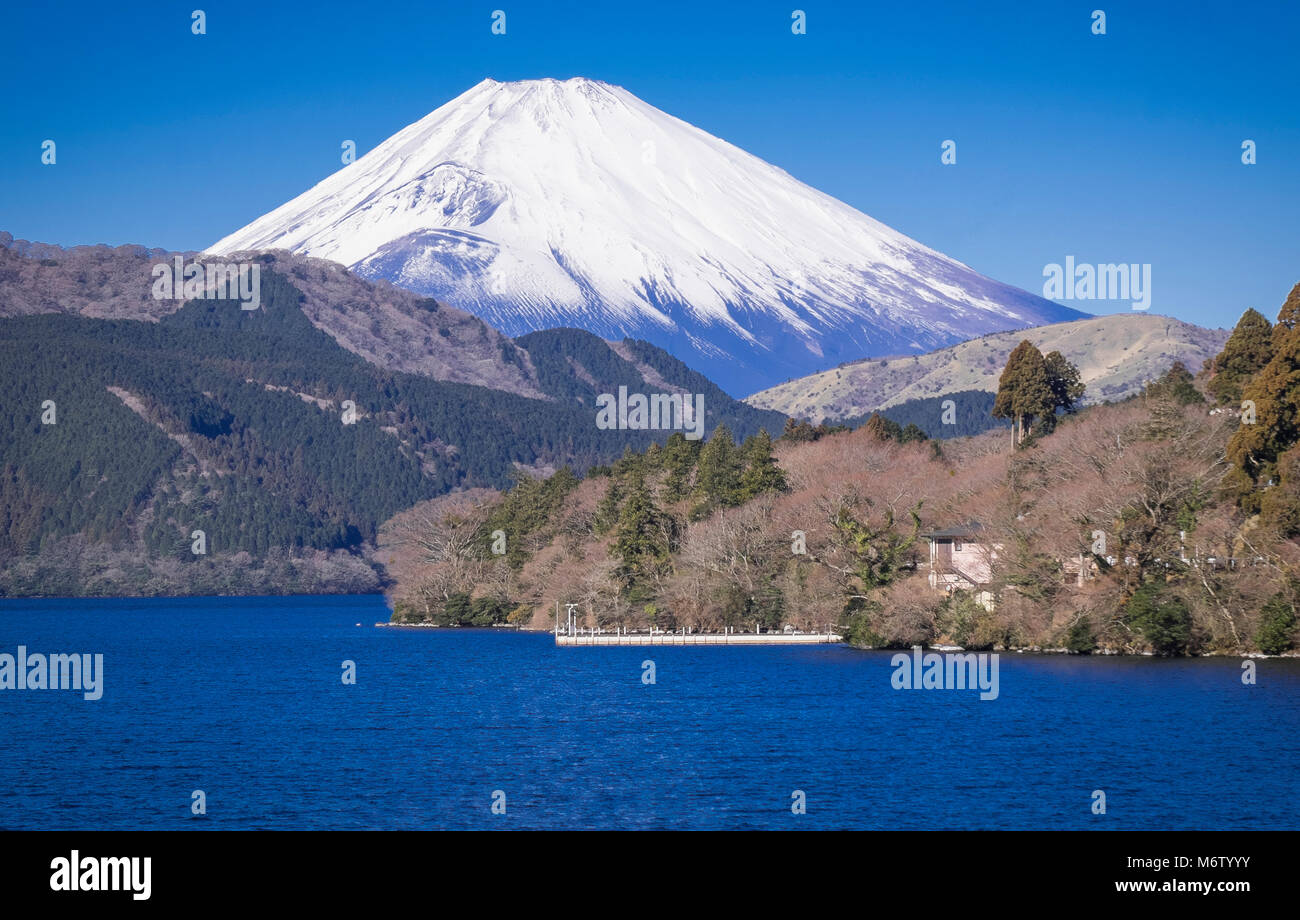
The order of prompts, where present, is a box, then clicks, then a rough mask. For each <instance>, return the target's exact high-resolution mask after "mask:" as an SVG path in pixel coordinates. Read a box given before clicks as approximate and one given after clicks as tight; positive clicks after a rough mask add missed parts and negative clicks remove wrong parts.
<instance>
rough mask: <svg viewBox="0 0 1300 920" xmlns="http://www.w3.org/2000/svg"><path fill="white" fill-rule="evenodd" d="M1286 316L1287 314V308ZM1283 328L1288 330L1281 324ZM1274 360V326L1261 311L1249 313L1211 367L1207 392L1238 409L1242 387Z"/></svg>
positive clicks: (1222, 403) (1248, 311)
mask: <svg viewBox="0 0 1300 920" xmlns="http://www.w3.org/2000/svg"><path fill="white" fill-rule="evenodd" d="M1292 295H1293V296H1294V295H1295V291H1292ZM1283 312H1287V311H1286V308H1285V307H1284V308H1283ZM1279 326H1280V327H1281V328H1283V329H1285V328H1286V327H1285V326H1284V325H1283V324H1281V323H1279ZM1272 357H1273V326H1272V325H1271V324H1270V323H1269V321H1268V319H1267V318H1266V317H1265V316H1264V314H1262V313H1260V312H1259V311H1258V310H1247V311H1246V312H1245V313H1243V314H1242V315H1241V319H1239V320H1237V325H1236V327H1235V328H1234V329H1233V330H1232V335H1231V336H1229V337H1228V341H1227V343H1225V344H1224V346H1223V351H1221V352H1219V354H1218V356H1217V357H1216V358H1215V359H1214V361H1213V363H1212V364H1211V369H1212V374H1213V376H1211V378H1210V382H1209V383H1208V384H1207V385H1206V387H1205V388H1206V389H1207V390H1208V391H1209V393H1210V395H1211V396H1213V397H1214V398H1215V399H1216V400H1218V402H1219V403H1220V404H1221V405H1229V406H1234V407H1235V406H1237V405H1239V404H1240V403H1241V390H1242V387H1243V386H1244V385H1245V384H1246V383H1247V382H1248V381H1250V380H1251V378H1253V377H1254V376H1255V375H1256V374H1258V373H1259V372H1260V371H1261V370H1263V369H1264V367H1265V366H1266V365H1267V364H1268V362H1269V361H1270V360H1271V359H1272Z"/></svg>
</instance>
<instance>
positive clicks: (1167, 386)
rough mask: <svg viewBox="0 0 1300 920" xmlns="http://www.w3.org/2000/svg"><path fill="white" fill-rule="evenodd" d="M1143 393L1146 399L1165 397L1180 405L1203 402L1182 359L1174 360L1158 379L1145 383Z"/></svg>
mask: <svg viewBox="0 0 1300 920" xmlns="http://www.w3.org/2000/svg"><path fill="white" fill-rule="evenodd" d="M1143 395H1145V396H1146V397H1147V398H1148V399H1167V400H1170V401H1171V402H1174V403H1177V404H1178V405H1180V406H1190V405H1192V404H1193V403H1203V402H1205V397H1204V396H1202V395H1201V391H1200V390H1198V389H1196V385H1195V383H1194V382H1193V377H1192V372H1191V371H1189V370H1188V369H1187V366H1186V365H1184V364H1183V362H1182V361H1175V362H1174V366H1173V367H1171V368H1169V370H1167V371H1165V373H1164V375H1163V376H1162V377H1161V378H1160V379H1159V380H1154V381H1152V382H1151V383H1149V384H1147V386H1146V389H1145V390H1144V391H1143Z"/></svg>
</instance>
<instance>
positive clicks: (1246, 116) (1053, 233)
mask: <svg viewBox="0 0 1300 920" xmlns="http://www.w3.org/2000/svg"><path fill="white" fill-rule="evenodd" d="M195 8H202V9H203V10H204V11H205V12H206V14H207V27H208V32H207V34H206V35H203V36H195V35H192V34H191V31H190V23H191V17H190V13H191V10H193V9H195ZM796 8H799V9H803V10H804V11H805V12H806V15H807V34H806V35H802V36H795V35H792V34H791V29H790V23H791V11H792V10H793V9H796ZM1095 8H1100V9H1103V10H1104V11H1105V12H1106V17H1107V21H1106V27H1107V34H1106V35H1104V36H1097V35H1093V34H1092V32H1091V23H1092V19H1091V12H1092V10H1093V9H1095ZM494 9H502V10H504V11H505V13H506V26H507V27H506V34H505V35H503V36H494V35H493V34H492V33H491V29H490V27H491V17H492V11H493V10H494ZM4 20H5V21H4V26H3V31H0V58H2V59H3V60H4V61H5V63H6V65H7V66H6V68H5V69H6V74H7V76H8V78H9V79H8V81H7V83H8V86H7V88H6V90H5V92H4V94H3V102H0V114H2V115H3V117H0V230H8V231H9V232H11V233H13V234H14V236H16V237H20V238H26V239H34V240H41V241H44V242H53V243H60V244H63V245H74V244H81V243H100V242H103V243H109V244H120V243H143V244H145V245H149V246H161V247H165V248H170V249H201V248H203V247H204V246H206V245H208V244H210V243H213V242H215V241H216V240H217V239H218V238H220V237H221V236H223V235H225V234H227V233H229V232H230V231H232V230H234V229H236V228H238V227H240V226H242V225H243V224H245V223H247V222H248V221H250V220H252V219H253V218H255V217H257V216H259V215H261V214H263V213H264V212H266V211H268V210H271V209H272V208H274V207H276V206H277V205H279V204H281V203H283V202H284V201H286V200H288V199H289V198H291V197H293V196H295V195H297V194H298V193H300V192H302V191H304V190H305V189H307V188H308V187H310V186H311V185H312V184H314V183H315V182H317V181H319V180H320V179H321V178H323V177H325V176H326V175H328V174H329V173H331V172H333V171H334V170H336V169H338V168H340V166H341V164H340V162H339V145H340V143H341V142H342V141H343V140H344V139H349V138H350V139H354V140H355V141H356V143H357V148H358V153H359V154H360V153H364V152H365V151H367V150H368V149H370V148H371V147H373V146H374V145H375V144H377V143H378V142H380V141H382V140H383V139H384V138H386V137H387V136H388V135H390V134H392V133H393V132H394V131H396V130H398V129H399V128H401V127H403V126H405V125H407V124H409V123H410V122H412V121H415V120H416V119H418V118H420V117H421V116H423V115H425V114H427V113H428V112H429V111H431V110H433V109H434V108H436V107H437V106H439V105H441V104H442V103H444V102H446V101H448V100H450V99H451V98H453V97H454V96H456V95H457V94H459V93H461V92H463V91H464V90H466V89H468V88H469V87H470V86H472V85H474V84H475V83H477V82H478V81H479V80H481V79H483V78H484V77H493V78H495V79H499V80H516V79H527V78H534V77H545V76H551V77H559V78H565V77H570V76H578V75H581V76H588V77H593V78H596V79H602V80H606V81H609V82H611V83H616V84H619V85H621V86H624V87H626V88H627V89H629V90H630V91H632V92H633V93H636V94H637V95H638V96H640V97H642V98H643V99H645V100H646V101H647V102H649V103H651V104H653V105H655V106H658V107H659V108H661V109H663V110H665V111H667V112H669V113H670V114H673V115H676V116H678V117H680V118H683V119H685V120H686V121H689V122H691V123H693V124H695V125H697V126H699V127H701V128H703V129H704V130H707V131H709V132H710V133H712V134H715V135H718V136H719V137H722V138H725V139H726V140H728V141H731V142H732V143H735V144H737V145H739V146H740V147H743V148H745V149H746V150H748V151H750V152H751V153H754V154H756V155H758V156H760V157H762V158H764V159H766V160H768V161H770V162H772V163H775V164H776V165H778V166H780V167H782V168H783V169H785V170H787V171H788V172H790V173H791V174H793V175H794V176H796V177H797V178H799V179H801V180H802V181H804V182H807V183H808V184H810V185H813V186H815V187H817V188H819V189H821V190H823V191H825V192H827V193H829V194H832V195H834V196H836V197H838V198H840V199H842V200H843V201H845V202H847V203H849V204H851V205H853V206H854V207H856V208H859V209H860V210H862V211H865V212H866V213H868V214H870V215H871V216H872V217H875V218H876V219H878V220H881V221H883V222H884V223H886V224H889V225H890V226H892V227H894V228H896V229H898V230H900V231H902V232H903V233H906V234H908V235H909V236H912V237H914V238H916V239H918V240H920V241H921V242H922V243H925V244H926V245H928V246H931V247H933V248H935V249H938V250H940V251H942V252H944V253H947V254H948V255H950V256H953V257H954V258H957V259H960V260H961V261H963V262H966V263H967V264H969V265H971V266H973V267H975V268H976V269H978V270H980V271H981V272H983V273H985V274H987V275H990V276H992V277H994V278H997V279H999V280H1002V281H1006V282H1009V283H1011V284H1016V285H1019V286H1020V287H1023V288H1025V289H1027V290H1031V291H1035V292H1041V291H1042V285H1043V267H1044V266H1045V265H1047V264H1048V263H1053V262H1057V263H1059V262H1064V260H1065V257H1066V256H1071V255H1072V256H1074V257H1075V259H1076V260H1077V261H1078V262H1081V263H1104V262H1130V263H1134V262H1136V263H1149V264H1150V265H1151V266H1152V269H1151V272H1152V289H1153V298H1152V311H1153V312H1157V313H1164V314H1168V315H1171V316H1176V317H1179V318H1181V319H1186V320H1188V321H1191V322H1196V323H1200V324H1202V325H1209V326H1230V325H1231V324H1233V323H1234V322H1235V321H1236V319H1237V317H1238V316H1239V315H1240V314H1241V313H1242V311H1244V310H1245V309H1246V308H1248V307H1254V308H1256V309H1259V310H1260V311H1261V312H1263V313H1265V314H1266V315H1268V316H1269V317H1270V318H1271V317H1273V316H1274V315H1276V312H1277V308H1278V307H1279V306H1280V304H1281V302H1282V300H1283V298H1284V297H1285V295H1286V293H1287V291H1288V290H1289V289H1290V287H1291V286H1292V285H1293V284H1294V283H1295V282H1296V281H1297V280H1300V223H1298V220H1297V218H1298V216H1300V207H1298V205H1300V164H1298V162H1297V157H1298V156H1300V94H1298V93H1297V90H1298V89H1300V69H1298V68H1296V66H1295V64H1294V60H1293V59H1294V55H1295V49H1296V47H1297V46H1298V45H1300V41H1298V39H1300V3H1293V2H1289V0H1275V2H1267V3H1255V2H1239V3H1235V4H1223V3H1215V4H1209V3H1185V2H1184V3H1163V2H1145V3H1132V2H1123V3H1114V2H1107V0H1091V2H1084V3H1068V2H1056V0H1032V2H1031V0H1025V2H1020V3H1003V2H979V3H975V2H971V0H953V2H942V0H935V2H927V3H921V4H911V3H897V2H890V3H846V4H836V3H825V2H820V0H789V2H785V3H771V2H750V3H732V2H725V0H717V2H708V3H701V2H691V3H658V4H653V5H648V4H647V5H644V6H641V5H632V4H626V5H625V4H603V3H601V4H598V3H564V2H548V3H537V2H527V3H525V2H519V0H488V2H486V3H482V4H478V3H454V4H449V3H431V2H423V3H384V2H380V0H373V2H369V3H347V4H343V3H333V2H329V0H321V2H317V3H313V4H311V6H310V7H306V8H304V7H298V6H297V5H294V6H292V7H291V6H289V5H280V4H274V3H266V2H261V3H240V2H235V3H232V2H213V0H191V2H190V3H187V4H184V5H182V4H175V3H172V4H165V3H138V4H129V5H117V4H102V3H94V4H91V3H82V4H78V3H62V4H61V3H58V2H53V3H48V4H39V5H37V4H30V5H23V6H18V5H10V6H9V7H8V8H7V9H6V11H5V15H4ZM47 138H48V139H53V140H55V142H56V144H57V164H56V165H54V166H45V165H42V164H41V162H40V157H41V143H42V141H43V140H45V139H47ZM946 139H953V140H955V141H956V142H957V163H956V165H954V166H944V165H941V163H940V145H941V143H942V142H943V141H944V140H946ZM1245 139H1252V140H1254V141H1255V142H1256V144H1257V151H1258V153H1257V156H1258V162H1257V164H1256V165H1253V166H1244V165H1242V163H1241V143H1242V141H1243V140H1245ZM1071 305H1072V306H1075V307H1077V308H1080V309H1084V310H1087V311H1089V312H1095V313H1104V312H1114V311H1117V310H1127V309H1128V305H1127V304H1123V303H1114V302H1110V303H1107V302H1073V303H1072V304H1071Z"/></svg>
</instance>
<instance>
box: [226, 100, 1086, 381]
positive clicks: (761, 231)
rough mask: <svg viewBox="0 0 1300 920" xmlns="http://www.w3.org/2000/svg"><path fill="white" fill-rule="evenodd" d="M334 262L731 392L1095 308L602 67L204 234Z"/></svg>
mask: <svg viewBox="0 0 1300 920" xmlns="http://www.w3.org/2000/svg"><path fill="white" fill-rule="evenodd" d="M272 248H283V249H290V250H293V251H296V252H301V253H306V254H309V255H313V256H318V257H321V258H326V259H332V260H334V261H336V262H341V263H343V264H345V265H347V266H349V267H351V268H353V269H354V270H355V271H356V272H357V273H358V274H361V275H363V276H365V277H370V278H386V279H388V280H390V281H392V282H394V283H396V284H399V285H401V286H403V287H406V288H409V289H411V290H414V291H417V292H419V293H423V294H427V295H430V296H433V297H437V298H439V299H442V300H445V301H447V302H448V303H450V304H452V305H454V306H457V307H460V308H462V309H465V310H469V311H471V312H473V313H477V314H478V315H479V316H481V317H482V318H483V319H485V320H487V321H488V322H489V323H491V324H492V325H494V326H496V327H497V328H499V329H501V330H503V331H505V332H506V333H508V334H510V335H520V334H523V333H526V332H530V331H533V330H538V329H547V328H552V327H557V326H576V327H579V328H583V329H587V330H589V331H591V332H594V333H596V334H598V335H601V336H604V337H606V338H611V339H621V338H624V337H632V338H639V339H645V340H648V341H650V342H652V343H654V344H656V345H659V346H661V347H663V348H665V349H667V350H669V351H670V352H672V353H673V354H674V355H676V356H677V357H678V358H680V359H681V360H683V361H685V362H686V363H687V364H689V365H691V366H693V367H695V368H697V369H699V370H702V371H704V372H705V373H707V374H708V375H709V376H710V377H711V378H713V379H714V380H716V381H718V382H719V383H720V384H721V385H722V386H723V387H724V388H725V389H727V390H728V391H730V392H732V393H746V392H751V391H753V390H756V389H759V388H762V387H766V386H771V385H772V384H775V383H778V382H780V381H782V380H784V379H787V378H789V377H793V376H799V375H803V374H807V373H810V372H813V371H818V370H823V369H825V368H827V367H829V366H831V365H834V364H837V363H839V362H841V361H847V360H853V359H857V358H861V357H864V356H868V355H883V354H889V353H894V354H897V353H899V352H918V351H927V350H929V349H933V348H936V347H941V346H944V345H948V344H951V343H953V342H957V341H961V340H964V339H968V338H970V337H972V336H976V335H980V334H983V333H986V332H991V331H999V330H1004V329H1008V328H1019V327H1025V326H1033V325H1040V324H1043V323H1049V322H1058V321H1061V320H1068V319H1074V318H1077V317H1079V316H1082V315H1083V314H1081V313H1079V312H1077V311H1074V310H1070V309H1068V308H1065V307H1061V306H1059V305H1057V304H1054V303H1052V302H1050V301H1048V300H1044V299H1043V298H1041V297H1037V296H1035V295H1033V294H1029V293H1027V292H1025V291H1022V290H1019V289H1018V288H1014V287H1010V286H1008V285H1005V284H1001V283H999V282H997V281H993V280H992V279H989V278H986V277H984V276H983V275H980V274H979V273H978V272H976V271H974V270H973V269H971V268H969V267H967V266H965V265H963V264H961V263H960V262H957V261H955V260H953V259H950V258H948V257H947V256H945V255H943V254H942V253H938V252H935V251H934V250H932V249H929V248H927V247H925V246H923V245H921V244H920V243H917V242H916V241H914V240H912V239H909V238H908V237H906V236H903V235H902V234H901V233H898V232H896V231H894V230H891V229H890V228H889V227H886V226H885V225H884V224H882V223H880V222H879V221H876V220H873V219H872V218H870V217H868V216H867V215H865V214H863V213H861V212H860V211H857V210H855V209H853V208H851V207H849V206H848V205H846V204H844V203H843V202H841V201H838V200H836V199H834V198H832V197H830V196H829V195H825V194H823V193H821V192H819V191H817V190H816V189H813V188H811V187H809V186H807V185H805V184H803V183H802V182H799V181H798V180H797V179H795V178H793V177H792V176H790V175H789V174H788V173H786V172H784V171H783V170H781V169H778V168H777V167H775V166H773V165H771V164H770V163H766V162H764V161H763V160H760V159H758V158H757V157H755V156H752V155H750V154H748V153H746V152H745V151H743V150H741V149H739V148H738V147H735V146H733V145H731V144H728V143H727V142H726V141H723V140H720V139H718V138H716V137H713V136H712V135H710V134H707V133H706V132H704V131H701V130H700V129H699V128H696V127H693V126H692V125H689V124H687V123H686V122H684V121H681V120H680V119H677V118H674V117H672V116H671V115H668V114H666V113H664V112H662V111H660V110H659V109H656V108H655V107H654V106H651V105H648V104H647V103H645V102H643V101H641V100H640V99H638V98H637V97H636V96H634V95H632V94H631V93H629V92H628V91H627V90H625V89H622V88H621V87H617V86H612V85H610V84H607V83H601V82H598V81H595V80H588V79H584V78H574V79H571V80H564V81H560V80H551V79H546V80H525V81H519V82H514V83H499V82H497V81H495V80H484V81H483V82H482V83H479V84H478V85H477V86H475V87H473V88H472V89H470V90H468V91H467V92H465V93H463V94H461V95H460V96H458V97H456V98H455V99H453V100H452V101H451V102H449V103H447V104H446V105H444V106H442V107H440V108H438V109H437V110H435V111H434V112H432V113H430V114H429V115H427V116H425V117H424V118H422V119H420V120H419V121H417V122H415V123H414V124H412V125H410V126H408V127H406V128H403V129H402V130H401V131H399V132H397V133H396V134H394V135H393V136H392V137H390V138H389V139H388V140H386V141H384V142H383V143H381V144H379V145H378V146H377V147H375V148H374V149H373V150H372V151H370V152H369V153H367V154H366V155H365V156H363V157H361V158H360V159H358V160H357V161H356V162H355V163H352V164H349V165H347V166H345V167H344V168H343V169H341V170H339V171H338V172H337V173H335V174H334V175H332V176H330V177H328V178H327V179H325V180H323V181H322V182H320V183H318V184H317V185H316V186H314V187H313V188H311V189H310V190H308V191H307V192H304V193H303V194H302V195H299V196H298V197H297V198H295V199H293V200H292V201H290V202H288V203H287V204H284V205H282V206H281V207H279V208H276V209H275V210H274V211H271V212H270V213H269V214H266V215H265V216H263V217H260V218H258V219H257V220H255V221H253V222H252V223H251V224H249V225H248V226H246V227H244V228H243V229H242V230H238V231H236V232H235V233H232V234H231V235H230V236H227V237H226V238H224V239H222V240H220V241H219V242H217V243H216V244H215V245H213V246H212V247H211V249H210V250H209V251H211V252H214V253H229V252H236V251H241V250H251V249H272Z"/></svg>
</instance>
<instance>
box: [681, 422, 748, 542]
mask: <svg viewBox="0 0 1300 920" xmlns="http://www.w3.org/2000/svg"><path fill="white" fill-rule="evenodd" d="M741 470H742V467H741V457H740V452H739V451H737V450H736V442H735V441H734V440H732V437H731V430H730V429H729V428H727V426H726V425H725V424H722V425H719V426H718V427H717V428H716V429H715V430H714V432H713V435H712V437H710V438H709V440H708V443H706V444H705V445H704V447H703V448H701V449H700V461H699V465H698V468H697V471H696V476H695V493H696V498H697V504H696V506H695V508H693V509H692V511H691V515H692V517H694V518H696V519H697V520H698V519H699V518H702V517H707V516H708V515H709V514H711V513H712V512H713V510H714V509H715V508H719V507H726V506H729V505H735V504H738V503H739V492H740V475H741Z"/></svg>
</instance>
